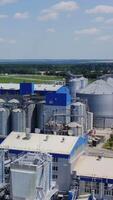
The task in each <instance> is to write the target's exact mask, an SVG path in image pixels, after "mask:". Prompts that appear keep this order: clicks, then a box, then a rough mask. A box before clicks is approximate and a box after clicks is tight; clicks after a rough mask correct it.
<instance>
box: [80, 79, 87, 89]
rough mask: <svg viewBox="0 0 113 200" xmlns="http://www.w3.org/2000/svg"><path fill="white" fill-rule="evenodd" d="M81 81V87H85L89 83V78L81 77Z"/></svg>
mask: <svg viewBox="0 0 113 200" xmlns="http://www.w3.org/2000/svg"><path fill="white" fill-rule="evenodd" d="M80 82H81V88H80V89H83V88H85V87H86V86H87V85H88V79H87V78H85V77H81V78H80Z"/></svg>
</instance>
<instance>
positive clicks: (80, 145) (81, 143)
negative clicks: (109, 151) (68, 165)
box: [70, 135, 88, 157]
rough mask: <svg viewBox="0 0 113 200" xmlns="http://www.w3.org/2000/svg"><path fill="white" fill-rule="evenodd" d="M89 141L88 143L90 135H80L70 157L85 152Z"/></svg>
mask: <svg viewBox="0 0 113 200" xmlns="http://www.w3.org/2000/svg"><path fill="white" fill-rule="evenodd" d="M87 143H88V136H87V135H84V136H80V137H79V138H78V141H77V142H76V143H75V145H74V147H73V149H72V151H71V153H70V157H73V156H77V155H78V154H79V153H81V152H83V151H84V149H85V147H86V145H87Z"/></svg>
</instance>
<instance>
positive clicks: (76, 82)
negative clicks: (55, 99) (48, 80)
mask: <svg viewBox="0 0 113 200" xmlns="http://www.w3.org/2000/svg"><path fill="white" fill-rule="evenodd" d="M80 88H81V82H80V79H79V78H73V79H71V80H70V81H69V89H70V94H71V96H72V100H73V101H74V100H75V99H76V92H77V91H79V89H80Z"/></svg>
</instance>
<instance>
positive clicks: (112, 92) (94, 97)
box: [77, 80, 113, 128]
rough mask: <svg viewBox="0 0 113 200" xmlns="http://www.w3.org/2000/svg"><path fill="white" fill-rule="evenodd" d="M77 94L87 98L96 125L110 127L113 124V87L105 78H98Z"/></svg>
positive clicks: (84, 98)
mask: <svg viewBox="0 0 113 200" xmlns="http://www.w3.org/2000/svg"><path fill="white" fill-rule="evenodd" d="M77 96H78V97H80V98H81V99H83V100H85V101H86V100H87V103H88V106H89V111H90V112H93V114H94V126H95V127H98V128H110V127H111V126H112V125H113V87H111V86H110V85H109V84H108V83H107V82H105V81H104V80H97V81H95V82H93V83H91V84H90V85H88V86H87V87H86V88H85V89H82V90H81V91H80V92H79V93H77Z"/></svg>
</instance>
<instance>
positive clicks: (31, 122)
mask: <svg viewBox="0 0 113 200" xmlns="http://www.w3.org/2000/svg"><path fill="white" fill-rule="evenodd" d="M35 108H36V104H35V103H33V102H30V103H29V104H28V106H27V109H26V127H27V128H29V129H30V132H34V131H35V128H36V126H35V125H36V123H35V122H36V109H35Z"/></svg>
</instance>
